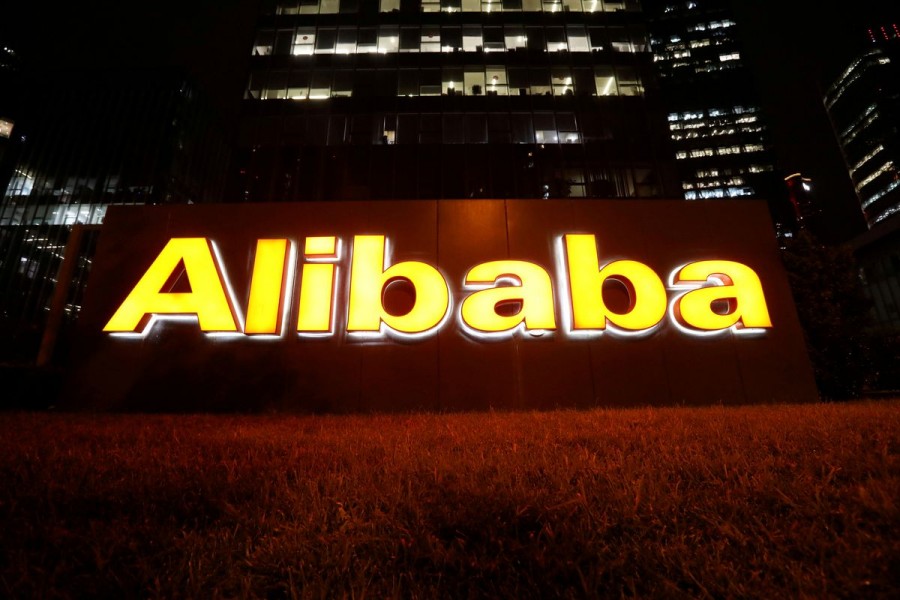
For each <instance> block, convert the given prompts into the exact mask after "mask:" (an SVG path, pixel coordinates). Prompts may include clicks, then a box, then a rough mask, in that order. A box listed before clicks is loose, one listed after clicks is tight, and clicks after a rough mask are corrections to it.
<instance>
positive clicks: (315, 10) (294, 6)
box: [270, 0, 638, 15]
mask: <svg viewBox="0 0 900 600" xmlns="http://www.w3.org/2000/svg"><path fill="white" fill-rule="evenodd" d="M364 2H365V0H288V1H280V2H278V3H277V5H276V6H275V7H274V11H271V9H270V11H271V12H274V13H275V14H278V15H298V14H299V15H317V14H322V15H325V14H338V13H343V14H355V13H358V12H359V11H360V8H361V5H362V4H363V3H364ZM637 9H638V3H637V2H636V1H635V0H379V2H378V11H379V12H383V13H385V12H393V11H400V10H403V11H410V12H451V13H452V12H483V13H492V12H549V13H557V12H615V11H620V10H637Z"/></svg>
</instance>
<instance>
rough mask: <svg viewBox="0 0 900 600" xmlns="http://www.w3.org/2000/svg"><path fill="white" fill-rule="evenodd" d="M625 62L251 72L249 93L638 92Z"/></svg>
mask: <svg viewBox="0 0 900 600" xmlns="http://www.w3.org/2000/svg"><path fill="white" fill-rule="evenodd" d="M643 93H644V88H643V85H642V84H641V80H640V77H639V76H638V75H637V73H636V71H635V70H634V69H633V68H630V67H615V68H613V67H611V66H602V67H593V68H569V67H552V68H532V69H528V68H513V67H509V68H507V67H504V66H502V65H497V66H488V67H484V66H481V65H479V66H471V67H445V68H443V69H437V68H434V69H378V70H375V69H357V70H349V69H346V70H316V71H307V70H294V71H270V72H267V73H263V72H256V73H253V74H252V75H251V79H250V87H249V89H248V91H247V95H248V98H252V99H260V100H283V99H290V100H318V99H325V98H335V97H348V96H354V95H356V96H382V97H384V96H388V97H389V96H395V95H396V96H479V95H485V96H528V95H542V96H546V95H550V96H566V95H574V94H579V95H591V96H641V95H643Z"/></svg>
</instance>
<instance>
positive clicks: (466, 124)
mask: <svg viewBox="0 0 900 600" xmlns="http://www.w3.org/2000/svg"><path fill="white" fill-rule="evenodd" d="M254 135H259V136H261V137H262V138H263V139H267V140H270V138H278V139H280V140H281V141H282V143H283V144H292V145H297V146H326V145H327V146H342V145H345V144H352V145H394V144H400V145H408V144H564V145H568V144H580V143H581V142H583V141H585V137H587V138H589V139H605V140H610V139H612V138H613V133H612V131H611V130H610V128H609V124H607V123H605V122H603V121H602V120H600V119H598V118H596V117H595V116H592V115H586V116H584V117H583V118H582V116H578V117H576V115H575V113H571V112H549V111H547V112H512V113H399V114H398V113H376V114H362V115H359V114H357V115H306V116H300V115H298V116H292V117H290V118H287V119H281V118H275V119H262V120H260V121H259V123H258V125H257V127H256V128H255V129H254Z"/></svg>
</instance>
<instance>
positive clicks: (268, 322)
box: [244, 239, 291, 335]
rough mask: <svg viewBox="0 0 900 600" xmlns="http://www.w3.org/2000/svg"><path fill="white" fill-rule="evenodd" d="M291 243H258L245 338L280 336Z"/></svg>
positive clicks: (272, 241) (281, 240) (264, 241)
mask: <svg viewBox="0 0 900 600" xmlns="http://www.w3.org/2000/svg"><path fill="white" fill-rule="evenodd" d="M290 246H291V244H290V242H289V241H288V240H284V239H274V240H258V241H257V242H256V258H255V259H254V261H253V275H252V276H251V279H250V300H249V301H248V302H247V325H246V327H245V328H244V333H246V334H248V335H260V334H268V335H279V334H280V333H281V329H282V325H283V322H284V315H283V312H284V308H285V306H286V304H285V300H284V298H285V287H286V284H287V278H285V276H284V275H285V271H286V270H287V268H288V257H289V254H288V250H289V249H290Z"/></svg>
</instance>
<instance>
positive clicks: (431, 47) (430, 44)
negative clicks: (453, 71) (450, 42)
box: [421, 25, 441, 52]
mask: <svg viewBox="0 0 900 600" xmlns="http://www.w3.org/2000/svg"><path fill="white" fill-rule="evenodd" d="M421 50H422V52H440V51H441V29H440V27H438V26H436V25H433V26H424V27H422V36H421Z"/></svg>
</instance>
